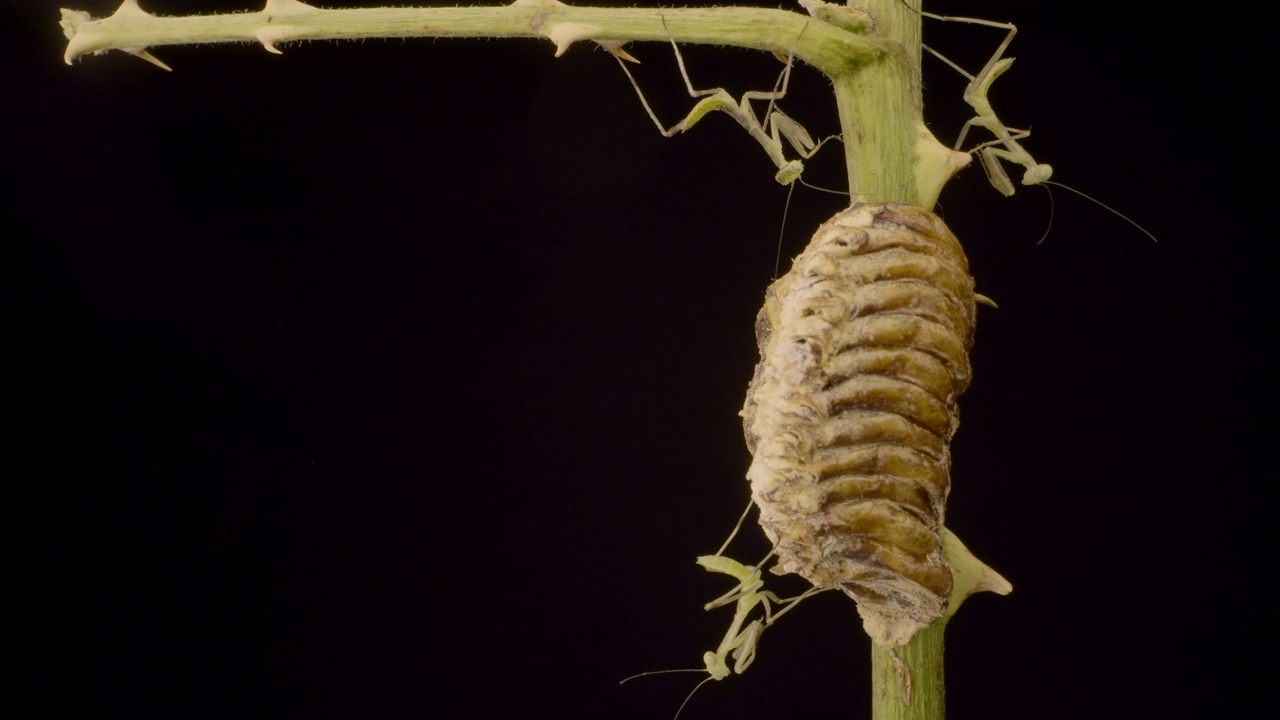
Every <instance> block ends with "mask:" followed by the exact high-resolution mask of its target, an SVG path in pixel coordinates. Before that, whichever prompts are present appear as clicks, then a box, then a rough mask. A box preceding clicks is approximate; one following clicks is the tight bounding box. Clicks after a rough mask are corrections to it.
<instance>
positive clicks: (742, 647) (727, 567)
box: [622, 503, 831, 720]
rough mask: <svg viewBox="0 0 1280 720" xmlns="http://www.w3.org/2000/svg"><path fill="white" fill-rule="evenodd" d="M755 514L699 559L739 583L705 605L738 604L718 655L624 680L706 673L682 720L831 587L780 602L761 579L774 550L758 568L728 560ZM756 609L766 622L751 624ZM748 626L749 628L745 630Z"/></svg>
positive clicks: (682, 705)
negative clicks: (707, 688)
mask: <svg viewBox="0 0 1280 720" xmlns="http://www.w3.org/2000/svg"><path fill="white" fill-rule="evenodd" d="M750 512H751V503H748V504H747V509H746V511H745V512H743V513H742V516H741V517H739V518H738V523H737V525H735V526H734V528H733V532H732V533H730V534H729V537H728V539H726V540H725V541H724V544H723V545H721V546H720V549H719V550H718V551H717V552H716V554H715V555H703V556H701V557H699V558H698V564H699V565H701V566H702V567H704V568H706V569H707V570H708V571H710V572H718V573H724V574H726V575H730V576H732V577H733V578H735V579H736V580H737V581H738V584H737V585H735V586H734V587H733V588H732V589H730V590H729V591H728V592H726V593H725V594H724V595H721V596H720V597H718V598H716V599H715V600H712V601H711V602H709V603H707V604H706V605H704V606H703V609H704V610H714V609H716V608H718V607H723V606H725V605H728V604H730V603H733V605H734V613H733V621H732V622H731V623H730V624H729V629H728V630H726V631H725V634H724V638H723V639H722V640H721V641H720V645H719V647H717V648H716V650H715V652H711V651H708V652H706V653H704V654H703V655H702V663H703V665H704V667H703V668H702V669H696V668H686V669H680V670H655V671H651V672H643V673H638V674H636V675H632V676H631V677H628V678H625V679H623V680H622V682H623V683H625V682H627V681H628V680H633V679H635V678H638V677H644V676H647V675H662V674H665V673H675V672H705V673H707V677H705V678H703V679H702V681H701V682H699V683H698V684H697V685H695V686H694V688H693V690H690V691H689V694H688V695H687V696H685V699H684V702H682V703H680V708H679V709H678V710H676V714H675V718H673V720H679V718H680V713H682V712H684V708H685V706H686V705H688V704H689V701H690V700H692V699H693V696H694V694H695V693H697V692H698V690H699V689H700V688H701V687H702V686H703V685H706V684H707V683H708V682H711V681H712V680H723V679H725V678H727V677H729V676H730V675H732V674H734V673H737V674H739V675H741V674H742V672H743V671H745V670H746V669H747V668H748V667H749V666H750V665H751V663H752V662H753V661H755V658H756V648H757V646H758V645H759V642H760V636H761V635H762V634H764V631H765V629H766V628H768V627H769V626H771V625H773V623H774V622H776V621H777V620H778V618H781V617H782V616H783V615H785V614H786V613H788V612H790V611H791V609H792V608H794V607H795V606H796V605H798V604H800V601H801V600H804V599H806V598H808V597H810V596H812V595H817V594H818V593H820V592H823V591H825V590H830V589H831V588H818V587H812V588H809V589H808V590H806V591H804V592H803V593H801V594H799V595H797V596H795V597H793V598H786V599H780V598H779V597H778V596H777V595H775V594H773V593H772V592H770V591H768V590H765V589H764V580H762V579H761V573H762V570H763V569H764V566H765V565H766V564H767V563H768V562H769V560H770V558H772V557H773V554H774V551H773V550H770V551H769V554H767V555H765V556H764V559H763V560H761V561H760V562H759V563H758V564H756V565H743V564H742V563H740V562H738V561H737V560H734V559H732V558H728V557H725V556H724V555H723V554H722V553H724V551H725V549H726V548H728V547H729V543H730V542H731V541H732V540H733V538H734V536H736V535H737V534H738V530H739V529H741V527H742V523H743V522H744V521H745V520H746V519H747V515H748V514H750ZM774 604H777V605H778V606H779V608H780V609H779V610H778V611H777V612H774V610H773V605H774ZM756 606H761V607H762V608H763V610H764V619H763V620H761V618H760V617H759V616H756V617H755V618H754V619H752V620H750V621H748V618H749V617H750V616H751V614H752V611H754V610H755V608H756ZM744 624H745V627H744ZM730 657H732V658H733V666H732V668H730V666H729V662H728V659H729V658H730Z"/></svg>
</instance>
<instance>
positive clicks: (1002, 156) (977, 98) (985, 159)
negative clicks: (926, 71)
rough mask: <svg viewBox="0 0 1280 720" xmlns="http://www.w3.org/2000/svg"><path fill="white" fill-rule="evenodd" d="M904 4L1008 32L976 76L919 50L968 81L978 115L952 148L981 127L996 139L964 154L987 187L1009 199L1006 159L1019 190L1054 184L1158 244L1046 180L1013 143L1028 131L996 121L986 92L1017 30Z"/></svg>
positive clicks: (968, 97) (1004, 67) (1009, 62)
mask: <svg viewBox="0 0 1280 720" xmlns="http://www.w3.org/2000/svg"><path fill="white" fill-rule="evenodd" d="M903 3H904V4H906V5H907V7H910V8H911V9H912V10H915V11H916V12H918V13H920V14H921V15H922V16H924V17H927V18H931V19H934V20H941V21H943V22H958V23H969V24H972V25H984V26H986V27H993V28H999V29H1001V30H1008V31H1009V32H1008V34H1007V35H1005V36H1004V40H1003V41H1001V43H1000V45H999V47H997V48H996V51H995V52H994V53H993V54H992V55H991V58H990V59H989V60H987V63H986V65H984V66H983V67H982V69H981V70H979V71H978V74H977V75H973V74H970V73H969V72H967V71H966V70H965V69H964V68H962V67H960V66H959V65H957V64H956V63H954V62H952V61H951V59H949V58H947V57H946V56H945V55H943V54H942V53H940V52H938V51H937V50H934V49H933V48H931V47H929V46H928V45H924V46H923V47H924V49H925V50H927V51H928V52H929V53H930V54H931V55H933V56H934V57H936V58H938V59H939V60H941V61H942V62H944V63H946V64H947V65H948V66H949V67H951V68H952V69H953V70H955V71H956V72H958V73H960V74H961V75H963V76H965V77H966V78H968V80H969V84H968V85H967V86H966V87H965V89H964V101H965V102H966V103H968V105H969V107H971V108H973V109H974V111H975V112H977V116H976V117H973V118H971V119H970V120H969V121H968V122H966V123H965V124H964V127H962V128H960V134H959V135H958V136H957V137H956V142H955V145H954V146H953V148H952V149H954V150H960V149H961V148H962V147H963V146H964V141H965V139H966V138H967V137H968V135H969V130H970V129H971V128H974V127H980V128H986V129H987V130H988V131H990V132H991V134H992V135H995V136H996V139H995V140H990V141H987V142H984V143H980V144H978V145H976V146H974V147H972V148H970V149H969V150H968V152H971V153H977V154H978V159H979V160H981V161H982V169H983V171H984V172H985V173H986V175H987V180H988V181H990V182H991V185H992V187H994V188H995V189H996V190H998V191H1000V193H1001V194H1002V195H1004V196H1005V197H1009V196H1011V195H1013V193H1014V189H1015V188H1014V184H1013V180H1012V179H1010V178H1009V174H1008V173H1007V172H1005V169H1004V166H1003V165H1001V164H1000V161H1001V160H1007V161H1009V162H1011V163H1015V164H1017V165H1021V166H1022V167H1023V173H1022V184H1023V185H1041V186H1045V185H1053V186H1056V187H1060V188H1062V189H1064V190H1067V191H1070V192H1073V193H1075V194H1076V195H1079V196H1080V197H1083V198H1084V199H1086V200H1089V201H1090V202H1093V203H1094V204H1096V205H1098V206H1099V207H1101V208H1103V209H1104V210H1106V211H1108V212H1110V213H1112V214H1113V215H1115V216H1117V217H1119V218H1120V219H1122V220H1124V221H1125V222H1127V223H1129V224H1130V225H1132V226H1134V227H1135V228H1137V229H1138V230H1139V231H1140V232H1142V234H1144V235H1146V236H1147V237H1149V238H1151V240H1152V241H1153V242H1159V241H1158V240H1157V239H1156V236H1155V235H1154V234H1152V233H1151V231H1149V230H1147V229H1146V228H1145V227H1143V226H1142V225H1140V224H1138V223H1137V222H1136V221H1135V220H1133V218H1130V217H1129V216H1128V215H1125V214H1124V213H1122V212H1120V211H1119V210H1116V209H1115V208H1113V207H1111V206H1110V205H1108V204H1106V203H1104V202H1102V201H1101V200H1099V199H1097V198H1095V197H1093V196H1092V195H1089V194H1087V193H1084V192H1081V191H1080V190H1077V189H1075V188H1073V187H1071V186H1070V185H1064V184H1062V183H1059V182H1054V181H1052V180H1050V179H1049V178H1050V177H1052V176H1053V167H1052V166H1050V165H1047V164H1045V163H1040V162H1036V159H1035V158H1033V157H1031V153H1029V152H1027V150H1026V149H1025V148H1023V147H1022V145H1021V144H1020V143H1019V142H1018V141H1019V140H1025V139H1027V138H1028V137H1030V136H1031V131H1030V130H1017V129H1013V128H1010V127H1008V126H1006V125H1005V124H1004V123H1003V122H1001V121H1000V118H999V117H997V116H996V112H995V109H994V108H993V107H992V106H991V100H990V99H989V98H988V97H987V95H988V93H989V92H990V91H991V84H992V83H994V82H995V81H996V79H997V78H999V77H1000V76H1001V75H1003V74H1004V73H1005V72H1007V71H1008V70H1009V68H1010V67H1012V66H1013V60H1014V59H1013V58H1007V57H1004V53H1005V50H1008V49H1009V44H1010V43H1012V42H1013V38H1014V36H1016V35H1017V34H1018V28H1017V26H1016V25H1014V24H1013V23H1003V22H996V21H994V20H983V19H981V18H970V17H955V16H949V15H936V14H934V13H930V12H924V11H923V10H919V9H917V8H914V7H911V5H910V4H908V3H907V2H906V0H903ZM1046 189H1047V188H1046ZM1052 197H1053V195H1052V193H1051V194H1050V199H1052ZM1050 218H1051V219H1050V226H1052V213H1050ZM1045 237H1048V231H1046V232H1045ZM1040 240H1041V242H1043V241H1044V237H1041V238H1040Z"/></svg>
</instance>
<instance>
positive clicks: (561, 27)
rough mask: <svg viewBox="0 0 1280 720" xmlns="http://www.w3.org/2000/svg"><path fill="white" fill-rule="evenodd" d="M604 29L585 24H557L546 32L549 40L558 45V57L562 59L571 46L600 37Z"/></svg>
mask: <svg viewBox="0 0 1280 720" xmlns="http://www.w3.org/2000/svg"><path fill="white" fill-rule="evenodd" d="M601 30H602V28H601V27H599V26H598V25H586V24H583V23H567V22H566V23H556V24H555V25H553V26H551V28H550V29H549V30H547V31H546V33H545V35H546V36H547V39H548V40H550V41H551V42H553V43H555V44H556V57H560V56H561V55H563V54H564V53H565V51H566V50H568V49H569V46H570V45H572V44H574V43H576V42H578V41H579V40H590V39H591V38H592V37H593V36H595V35H599V34H600V32H601Z"/></svg>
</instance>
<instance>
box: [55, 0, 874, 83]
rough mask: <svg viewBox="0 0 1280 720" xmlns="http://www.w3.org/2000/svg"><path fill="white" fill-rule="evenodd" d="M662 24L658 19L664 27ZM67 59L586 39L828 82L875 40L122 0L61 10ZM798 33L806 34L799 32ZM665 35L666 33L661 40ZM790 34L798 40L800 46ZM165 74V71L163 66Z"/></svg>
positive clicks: (515, 10) (639, 19) (775, 28)
mask: <svg viewBox="0 0 1280 720" xmlns="http://www.w3.org/2000/svg"><path fill="white" fill-rule="evenodd" d="M664 21H665V23H664ZM62 28H63V32H64V33H65V34H66V36H67V39H68V40H69V42H68V44H67V52H66V55H65V59H66V61H67V62H68V63H70V62H71V61H72V60H74V59H76V58H77V57H79V56H81V55H84V54H86V53H102V52H106V51H108V50H122V51H125V52H128V53H132V54H134V55H138V56H140V57H142V58H144V59H147V60H150V61H152V62H155V63H157V64H159V65H160V66H161V67H165V66H164V65H163V63H160V62H159V61H158V60H155V58H153V57H151V55H150V53H148V52H147V51H148V49H149V48H155V47H159V46H162V45H189V44H195V43H225V42H257V43H261V44H262V46H263V47H265V48H266V49H267V50H269V51H271V52H275V53H278V52H280V51H279V49H278V48H277V45H279V44H280V43H286V42H294V41H299V40H354V39H358V38H405V37H529V38H548V39H550V40H551V41H552V42H553V43H555V45H556V55H557V56H558V55H561V54H563V53H564V52H565V50H567V49H568V48H569V46H570V45H572V44H573V43H575V42H578V41H582V40H592V41H596V42H599V43H601V44H603V45H605V46H606V47H610V48H614V49H616V48H617V47H618V46H620V45H621V44H623V43H627V42H633V41H644V40H649V41H659V42H668V40H669V38H672V37H674V38H675V39H676V41H678V42H682V43H707V44H716V45H732V46H736V47H745V48H754V49H758V50H770V51H773V52H776V53H779V54H783V55H785V54H787V53H789V52H790V51H791V50H792V48H793V47H794V48H795V56H796V57H797V58H799V59H800V60H803V61H804V62H806V63H808V64H810V65H812V66H814V67H816V68H817V69H819V70H821V71H822V72H824V73H826V74H827V75H830V76H833V77H835V76H840V75H844V74H847V73H849V72H851V71H852V70H853V69H855V68H856V67H858V66H859V65H862V64H864V63H867V62H870V61H873V60H875V59H877V58H879V57H880V56H881V55H882V54H883V53H884V51H885V46H884V44H883V43H882V42H880V41H877V40H875V39H872V38H868V37H865V36H863V35H859V34H856V33H853V32H849V31H847V30H843V29H841V28H839V27H836V26H835V25H832V24H829V23H827V22H824V21H822V20H818V19H815V18H811V17H807V16H805V15H801V14H799V13H793V12H787V11H784V10H770V9H766V8H745V7H722V8H699V9H688V8H591V7H570V6H568V5H564V4H563V3H560V2H557V0H516V2H514V3H513V4H511V5H506V6H501V7H448V8H443V7H442V8H425V7H424V8H365V9H340V10H323V9H320V8H316V7H312V6H310V5H306V4H304V3H302V2H299V0H266V6H265V7H264V8H263V9H262V10H260V11H258V12H254V13H234V14H224V15H197V16H188V17H159V16H155V15H151V14H149V13H147V12H145V11H143V10H142V8H140V7H139V6H138V2H137V0H124V4H122V5H121V6H120V8H119V9H118V10H116V12H115V14H113V15H111V16H110V17H107V18H102V19H99V20H94V19H92V18H91V17H90V16H89V14H88V13H86V12H82V11H78V10H63V11H62ZM802 31H803V32H802ZM668 32H669V33H670V34H668ZM796 38H799V42H798V43H797V40H796ZM166 69H167V68H166Z"/></svg>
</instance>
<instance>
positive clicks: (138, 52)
mask: <svg viewBox="0 0 1280 720" xmlns="http://www.w3.org/2000/svg"><path fill="white" fill-rule="evenodd" d="M120 49H121V50H123V51H125V52H127V53H129V54H130V55H132V56H134V57H139V58H142V59H143V60H146V61H147V62H149V63H151V64H152V65H155V66H156V67H158V68H160V69H161V70H168V71H169V72H173V68H171V67H169V66H168V65H165V64H164V63H163V62H161V61H160V60H159V59H158V58H157V57H156V56H155V55H152V54H151V53H149V52H147V49H146V48H120Z"/></svg>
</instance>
